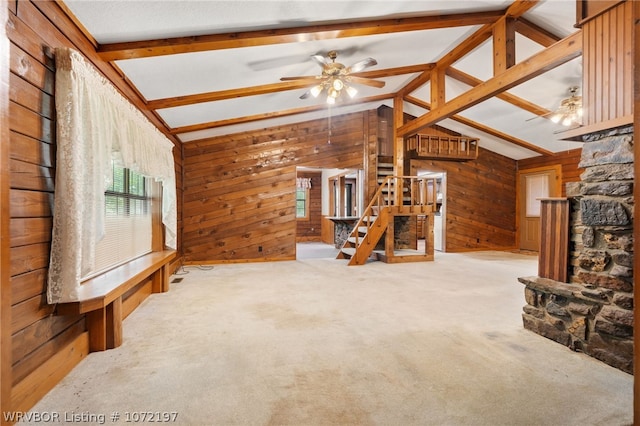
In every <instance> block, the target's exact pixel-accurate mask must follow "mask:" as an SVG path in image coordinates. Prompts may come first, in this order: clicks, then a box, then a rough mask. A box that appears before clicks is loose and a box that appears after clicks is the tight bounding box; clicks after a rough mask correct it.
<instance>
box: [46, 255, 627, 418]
mask: <svg viewBox="0 0 640 426" xmlns="http://www.w3.org/2000/svg"><path fill="white" fill-rule="evenodd" d="M187 270H188V272H189V273H188V274H186V275H184V276H183V278H184V280H183V281H182V282H180V283H177V284H172V287H171V291H170V292H169V293H166V294H160V295H153V296H151V297H150V298H149V299H147V300H146V301H145V302H144V303H143V305H142V306H141V307H140V308H138V309H137V310H136V311H135V312H134V313H133V314H132V315H131V316H130V317H129V318H128V319H127V320H126V321H125V323H124V343H123V345H122V346H121V347H120V348H117V349H114V350H110V351H106V352H102V353H94V354H91V355H90V356H89V357H88V358H87V359H86V360H84V361H83V362H82V363H81V364H80V365H79V366H78V367H76V368H75V369H74V370H73V371H72V372H71V374H69V375H68V376H67V377H66V378H65V379H64V380H63V381H62V382H61V383H60V384H59V385H58V386H57V387H56V388H55V389H54V390H53V391H51V392H50V393H49V394H48V395H47V396H46V397H45V398H44V399H43V400H41V401H40V403H39V404H38V405H37V406H36V407H35V408H34V411H37V412H43V411H55V412H58V413H65V412H75V413H87V414H94V415H97V414H104V415H106V419H105V421H106V423H112V421H111V420H112V418H111V414H112V413H113V412H118V413H120V418H119V423H125V420H126V413H127V412H129V413H131V412H159V413H167V412H169V413H170V412H175V413H177V420H176V422H175V423H177V424H184V425H205V424H206V425H346V424H350V425H604V424H606V425H623V424H631V422H632V386H633V378H632V376H630V375H628V374H625V373H623V372H621V371H619V370H616V369H614V368H611V367H609V366H607V365H605V364H602V363H601V362H599V361H596V360H594V359H592V358H589V357H588V356H586V355H583V354H580V353H575V352H572V351H570V350H569V349H567V348H565V347H563V346H561V345H559V344H557V343H554V342H552V341H550V340H547V339H545V338H543V337H541V336H538V335H536V334H534V333H531V332H529V331H527V330H524V329H523V327H522V320H521V316H520V315H521V309H522V306H523V304H524V295H523V286H522V285H521V284H520V283H518V282H517V277H519V276H529V275H535V274H536V271H537V259H536V258H535V257H533V256H529V255H522V254H515V253H504V252H477V253H468V254H443V253H437V254H436V260H435V261H434V262H425V263H409V264H393V265H392V264H384V263H380V262H372V263H369V264H367V265H364V266H354V267H347V266H346V261H344V260H334V259H331V258H311V259H307V260H298V261H288V262H274V263H253V264H237V265H219V266H215V267H213V269H211V270H199V269H198V268H195V267H192V268H188V269H187ZM130 418H131V417H130Z"/></svg>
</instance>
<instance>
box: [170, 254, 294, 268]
mask: <svg viewBox="0 0 640 426" xmlns="http://www.w3.org/2000/svg"><path fill="white" fill-rule="evenodd" d="M287 260H296V258H295V256H286V257H261V258H260V259H233V260H231V259H224V260H200V261H185V262H184V263H183V265H184V266H198V265H224V264H230V263H259V262H284V261H287Z"/></svg>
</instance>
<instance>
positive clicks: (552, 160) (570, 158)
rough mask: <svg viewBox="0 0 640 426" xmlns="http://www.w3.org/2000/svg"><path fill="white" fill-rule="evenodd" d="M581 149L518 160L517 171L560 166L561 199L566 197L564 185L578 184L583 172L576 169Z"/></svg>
mask: <svg viewBox="0 0 640 426" xmlns="http://www.w3.org/2000/svg"><path fill="white" fill-rule="evenodd" d="M581 154H582V148H577V149H572V150H569V151H562V152H557V153H555V154H554V155H551V156H546V155H540V156H538V157H531V158H526V159H524V160H518V170H526V169H535V168H540V167H546V166H555V165H560V166H561V168H562V182H561V185H562V194H561V196H562V197H566V196H567V188H566V184H567V183H568V182H579V181H580V174H581V173H582V172H583V171H584V169H581V168H579V167H578V164H579V163H580V155H581Z"/></svg>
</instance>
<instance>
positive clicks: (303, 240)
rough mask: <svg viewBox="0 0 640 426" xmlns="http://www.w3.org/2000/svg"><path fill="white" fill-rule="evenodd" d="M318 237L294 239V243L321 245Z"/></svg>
mask: <svg viewBox="0 0 640 426" xmlns="http://www.w3.org/2000/svg"><path fill="white" fill-rule="evenodd" d="M321 242H322V238H320V235H318V236H313V237H296V243H321Z"/></svg>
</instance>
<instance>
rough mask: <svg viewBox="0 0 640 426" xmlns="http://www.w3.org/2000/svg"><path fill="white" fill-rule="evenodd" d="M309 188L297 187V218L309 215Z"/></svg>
mask: <svg viewBox="0 0 640 426" xmlns="http://www.w3.org/2000/svg"><path fill="white" fill-rule="evenodd" d="M308 205H309V188H297V189H296V218H298V219H305V218H308V217H309V208H308Z"/></svg>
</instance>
